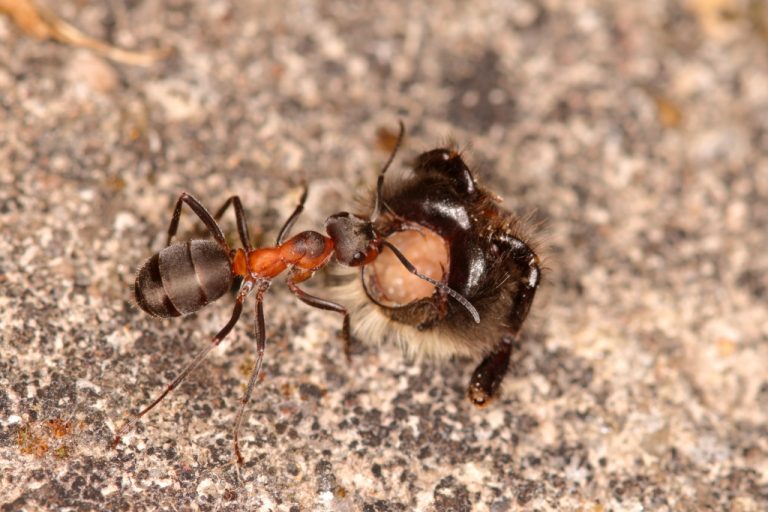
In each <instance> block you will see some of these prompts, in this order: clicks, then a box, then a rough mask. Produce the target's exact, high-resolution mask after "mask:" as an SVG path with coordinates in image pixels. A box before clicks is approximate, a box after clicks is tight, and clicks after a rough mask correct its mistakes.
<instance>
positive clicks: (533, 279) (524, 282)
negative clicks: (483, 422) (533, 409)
mask: <svg viewBox="0 0 768 512" xmlns="http://www.w3.org/2000/svg"><path fill="white" fill-rule="evenodd" d="M495 243H496V244H497V245H498V246H499V250H500V251H504V252H503V253H506V254H509V255H510V258H511V261H510V266H511V267H514V268H516V270H517V273H518V278H517V280H518V288H517V291H516V292H515V294H514V295H513V297H512V310H511V311H510V312H509V316H508V317H507V321H508V323H509V326H510V332H511V335H509V336H502V339H501V342H500V343H499V344H498V345H497V346H496V348H495V349H494V350H493V352H491V353H490V354H489V355H488V356H487V357H486V358H485V359H483V361H482V362H481V363H480V365H479V366H478V367H477V368H476V369H475V371H474V372H473V373H472V379H471V380H470V381H469V388H468V389H467V397H468V398H469V400H470V401H471V402H472V403H473V404H474V405H476V406H478V407H483V406H485V405H488V403H489V402H490V401H491V400H492V399H493V398H494V397H495V396H496V394H497V393H498V391H499V387H500V386H501V382H502V381H503V380H504V376H505V375H506V373H507V369H508V368H509V360H510V358H511V356H512V345H513V343H514V341H515V339H516V338H517V337H518V336H519V334H520V330H521V328H522V326H523V322H524V321H525V319H526V317H527V316H528V312H529V311H530V310H531V304H533V298H534V296H535V295H536V289H537V287H538V286H539V281H540V279H541V270H540V268H539V258H538V256H536V254H535V253H534V252H533V251H532V250H531V249H530V247H528V246H527V245H526V244H525V242H523V241H522V240H520V239H519V238H516V237H513V236H511V235H508V234H506V233H504V234H501V235H500V236H498V238H497V240H495Z"/></svg>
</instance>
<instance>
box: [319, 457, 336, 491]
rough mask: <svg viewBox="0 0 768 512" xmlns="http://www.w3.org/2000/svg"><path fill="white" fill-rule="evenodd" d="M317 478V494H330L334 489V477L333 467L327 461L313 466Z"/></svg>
mask: <svg viewBox="0 0 768 512" xmlns="http://www.w3.org/2000/svg"><path fill="white" fill-rule="evenodd" d="M315 476H316V477H317V492H318V494H319V493H321V492H332V491H333V490H334V489H335V488H336V475H334V473H333V465H332V464H331V463H330V461H328V460H325V459H323V460H321V461H320V462H318V463H317V465H316V466H315Z"/></svg>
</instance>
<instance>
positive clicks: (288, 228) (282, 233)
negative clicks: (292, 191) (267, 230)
mask: <svg viewBox="0 0 768 512" xmlns="http://www.w3.org/2000/svg"><path fill="white" fill-rule="evenodd" d="M308 192H309V187H307V185H306V184H305V185H304V191H303V192H302V193H301V198H300V199H299V204H297V205H296V209H295V210H293V213H292V214H291V216H290V217H288V220H286V221H285V224H283V227H282V228H280V233H278V235H277V243H275V245H282V243H283V242H284V241H285V237H286V236H288V233H289V232H290V231H291V228H292V227H293V225H294V224H295V223H296V219H298V218H299V215H301V212H303V211H304V203H305V202H306V201H307V193H308Z"/></svg>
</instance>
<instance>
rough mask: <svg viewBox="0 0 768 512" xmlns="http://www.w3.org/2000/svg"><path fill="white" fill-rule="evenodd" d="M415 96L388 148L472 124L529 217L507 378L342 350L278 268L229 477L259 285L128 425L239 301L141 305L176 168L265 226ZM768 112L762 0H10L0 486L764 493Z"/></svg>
mask: <svg viewBox="0 0 768 512" xmlns="http://www.w3.org/2000/svg"><path fill="white" fill-rule="evenodd" d="M398 119H402V120H403V121H404V123H405V125H406V127H407V129H408V135H407V138H406V141H405V144H404V147H403V149H402V150H401V153H400V154H399V156H398V159H397V160H396V163H395V166H396V167H400V168H402V167H407V165H408V162H409V161H410V160H411V159H412V158H413V157H414V156H415V155H417V154H418V153H419V152H421V151H423V150H426V149H430V148H433V147H435V146H437V145H439V144H442V143H445V142H446V141H449V140H452V141H455V142H456V143H457V144H458V145H459V147H462V148H466V155H467V159H468V161H469V162H470V163H471V165H472V168H473V169H474V171H475V173H476V175H477V176H478V177H479V179H480V180H481V182H482V183H483V184H484V185H486V186H487V187H489V188H490V189H492V190H493V191H495V192H496V193H498V194H499V195H500V196H501V197H502V198H503V199H504V205H505V206H506V207H507V208H509V209H510V210H511V211H513V212H515V213H517V214H519V215H527V216H530V217H531V219H532V222H533V224H535V225H536V226H538V230H539V231H540V238H541V239H542V241H543V242H542V244H543V245H542V247H543V250H542V255H543V256H544V258H545V261H546V265H547V269H546V273H545V275H544V285H543V287H542V289H541V291H540V294H539V296H538V297H537V299H536V302H535V303H534V306H533V311H532V315H531V317H530V318H529V319H528V321H527V323H526V328H525V330H524V335H523V338H522V342H521V349H520V351H519V352H518V353H517V354H516V355H515V356H514V367H513V368H512V369H511V370H510V374H509V375H508V377H507V379H506V381H505V384H504V388H503V396H502V398H500V399H499V400H498V401H497V402H496V403H494V404H493V405H491V406H490V407H488V408H486V409H483V410H476V409H474V408H472V406H471V405H470V404H469V403H468V402H467V401H466V400H465V398H464V389H465V386H466V382H467V380H468V378H469V375H470V372H471V371H472V369H473V368H474V364H475V362H474V361H450V362H447V363H442V364H433V363H431V362H428V361H426V362H418V361H417V362H413V361H408V360H406V359H405V358H404V357H403V356H402V354H401V353H400V351H399V349H398V348H397V347H393V346H388V345H384V346H382V347H381V348H367V349H361V350H359V351H358V352H357V353H356V354H355V356H354V357H353V360H352V363H351V364H350V365H347V364H346V362H345V361H344V358H343V354H342V350H341V343H340V342H339V341H338V338H337V331H338V329H339V327H340V321H339V318H338V316H337V315H334V314H330V313H327V312H323V311H318V310H314V309H310V308H308V307H306V306H305V305H303V304H301V303H299V302H298V301H296V300H295V298H294V297H293V296H291V294H290V293H288V292H287V290H286V289H285V288H284V286H283V285H282V284H281V283H279V282H276V283H275V284H274V285H273V288H272V289H271V290H270V292H269V294H268V296H267V299H266V302H265V307H266V311H267V334H268V348H267V356H266V360H265V367H264V378H263V380H262V382H261V383H260V386H259V388H258V390H257V393H256V396H255V399H254V402H253V403H252V406H251V408H250V410H251V413H250V415H249V416H248V418H247V420H246V423H245V425H244V429H243V454H244V456H245V459H246V465H245V467H244V468H242V469H241V470H240V472H239V474H238V472H237V471H236V468H235V466H234V465H233V462H234V460H233V455H232V450H231V438H230V432H231V428H232V424H233V421H234V415H235V412H236V408H237V405H238V399H239V397H240V395H241V393H242V390H243V386H244V384H245V382H246V380H247V374H248V369H249V365H250V364H252V363H253V353H254V350H253V349H254V343H253V338H252V311H249V310H247V314H246V315H244V317H243V319H242V320H241V322H240V325H238V327H237V328H236V329H235V330H234V331H233V333H232V334H231V335H230V337H229V338H228V341H227V342H225V343H224V344H222V346H221V348H220V349H219V350H218V351H217V352H216V353H215V354H214V355H213V356H212V357H211V358H210V360H209V361H208V362H206V363H205V364H204V366H203V367H202V369H201V370H199V371H197V372H196V373H194V374H193V375H192V376H191V377H190V378H189V379H188V381H187V382H186V383H185V384H184V385H182V386H181V387H180V388H179V389H178V390H176V391H175V392H174V393H173V394H172V395H171V396H169V397H168V398H167V399H166V400H165V401H164V402H163V403H162V404H161V405H160V406H158V407H157V408H156V409H155V410H153V411H152V413H150V414H149V415H148V416H147V417H146V418H145V419H144V420H143V421H142V422H141V424H140V426H139V427H138V429H137V430H136V432H135V433H134V434H132V435H130V436H127V438H126V439H125V440H124V442H123V443H122V444H121V445H120V446H119V447H118V449H117V450H114V451H112V450H108V449H107V444H108V443H109V441H110V440H111V438H112V436H113V435H114V431H115V429H116V427H117V425H119V424H121V423H122V420H123V418H124V417H125V416H126V415H127V414H128V413H129V412H130V411H136V410H137V408H138V407H140V406H143V405H145V404H147V403H148V401H149V400H150V399H151V397H153V396H154V395H155V394H156V393H157V392H159V391H160V390H161V389H162V386H163V385H164V384H165V383H166V382H168V381H169V380H170V379H172V378H173V376H175V375H176V374H177V373H178V372H179V371H180V369H181V368H182V367H183V366H184V364H185V363H186V362H188V361H189V360H190V358H191V355H192V354H193V353H194V352H196V351H197V350H198V349H199V348H200V347H202V346H203V345H204V344H205V343H207V340H208V339H209V338H210V336H212V335H213V334H214V333H215V332H216V331H217V330H218V329H219V328H220V327H221V326H222V325H223V324H224V323H225V322H226V320H227V319H228V317H229V313H230V310H231V300H230V299H228V298H224V299H222V300H221V301H220V302H219V303H216V304H215V305H212V306H209V307H208V308H206V309H205V310H203V311H202V312H201V313H199V314H196V315H193V316H191V317H188V318H183V319H171V320H168V321H161V320H157V319H153V318H149V317H148V316H146V315H145V314H143V313H141V312H140V311H139V310H138V309H136V308H135V307H134V306H133V305H132V300H133V299H132V285H133V277H134V271H135V269H136V268H137V267H138V266H139V265H140V264H141V263H142V262H143V261H144V260H145V259H146V258H147V257H149V256H150V255H151V254H152V253H153V252H156V251H157V250H159V249H160V248H161V247H162V244H163V243H164V238H165V231H166V230H167V225H168V222H169V220H170V214H171V209H172V206H173V203H174V201H175V200H176V198H177V197H178V194H179V193H180V192H181V191H184V190H186V191H189V192H191V193H193V194H194V195H195V196H197V197H198V198H200V199H201V200H202V202H203V203H204V204H206V205H207V206H208V207H209V208H216V207H218V205H220V204H221V203H223V201H224V200H225V199H226V198H227V197H229V196H230V195H232V194H235V193H236V194H239V195H240V197H241V198H242V199H243V202H244V206H245V209H246V210H247V213H248V216H249V224H250V227H251V232H252V234H253V236H254V239H255V242H258V243H259V244H271V243H272V242H271V241H272V240H273V239H274V236H275V234H276V232H277V230H278V229H279V227H280V225H281V224H282V222H283V220H284V219H285V218H286V217H287V215H289V213H290V212H291V210H292V208H293V206H294V205H295V203H296V201H297V199H298V197H299V194H300V190H301V183H302V181H304V180H306V181H308V182H309V183H310V185H311V189H310V198H309V201H308V205H307V206H308V208H307V214H306V215H305V216H304V217H303V218H302V221H301V223H300V225H299V226H298V227H299V228H300V229H301V228H312V229H319V228H320V227H321V226H322V220H323V219H324V218H325V217H326V216H327V215H328V214H330V213H333V212H335V211H338V210H342V209H349V208H352V207H353V205H354V204H355V198H356V197H359V195H360V194H361V193H364V192H365V191H367V190H368V189H369V187H370V186H371V184H372V183H373V182H374V180H375V176H376V174H377V172H378V170H379V168H380V166H381V165H382V163H383V162H384V161H385V160H386V158H387V155H388V151H389V149H390V144H391V137H392V135H393V134H394V133H396V130H397V120H398ZM766 127H768V4H766V3H765V2H764V1H763V0H649V1H646V2H618V1H611V0H576V1H571V0H568V1H566V0H500V1H493V0H476V1H471V2H455V1H451V0H435V1H431V2H407V1H397V2H366V1H362V2H332V1H314V2H313V1H286V2H265V1H257V0H251V1H246V0H231V1H228V0H211V1H200V0H196V1H193V0H129V1H128V0H126V1H119V0H62V1H59V2H48V3H43V2H42V1H41V0H35V2H34V3H33V2H31V1H29V0H2V1H0V229H1V230H2V231H1V233H2V234H1V236H0V334H1V336H2V337H1V339H0V505H1V506H2V507H3V510H25V509H26V510H33V509H44V508H49V509H54V508H61V507H69V508H71V509H74V510H91V509H105V508H109V509H130V508H136V509H144V508H158V509H163V510H171V509H174V510H175V509H195V510H197V509H200V510H290V511H295V510H349V511H352V510H365V511H377V512H378V511H399V510H428V511H446V510H454V511H468V510H492V511H494V512H501V511H506V510H516V509H519V508H523V509H531V510H533V509H536V510H589V511H595V512H597V511H602V510H643V509H652V510H705V509H717V510H734V511H750V510H764V509H765V506H766V503H768V423H767V421H766V420H768V413H767V412H766V411H768V369H767V368H768V365H767V364H766V363H767V362H768V311H767V310H766V299H767V298H768V276H767V273H768V251H766V248H767V247H768V131H767V130H766ZM191 218H192V217H191V216H189V217H186V218H185V219H184V220H183V221H182V231H183V234H184V235H185V236H192V235H194V233H195V229H196V228H195V225H194V224H193V222H192V221H191ZM223 226H224V229H225V231H227V233H228V235H229V236H231V237H232V238H233V239H234V234H235V228H234V223H233V222H232V219H229V218H227V219H226V220H225V222H224V223H223ZM314 282H315V286H317V287H318V289H320V290H322V289H323V277H322V276H318V277H316V278H315V280H314Z"/></svg>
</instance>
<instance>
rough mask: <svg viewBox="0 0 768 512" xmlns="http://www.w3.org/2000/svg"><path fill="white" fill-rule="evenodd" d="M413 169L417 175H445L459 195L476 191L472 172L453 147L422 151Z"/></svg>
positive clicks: (469, 194) (471, 194)
mask: <svg viewBox="0 0 768 512" xmlns="http://www.w3.org/2000/svg"><path fill="white" fill-rule="evenodd" d="M413 171H414V173H416V174H417V175H420V174H421V175H426V174H433V175H441V176H445V177H447V178H449V179H450V181H451V182H452V183H453V186H454V188H455V190H456V191H457V192H458V193H460V194H461V195H464V196H468V197H472V196H474V195H475V194H476V193H477V184H476V183H475V178H474V176H472V172H471V171H470V170H469V167H467V164H466V163H464V160H463V159H462V158H461V154H460V153H459V152H458V151H456V150H454V149H450V148H438V149H433V150H432V151H427V152H426V153H422V154H421V155H419V157H418V158H417V159H416V162H414V165H413Z"/></svg>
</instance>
